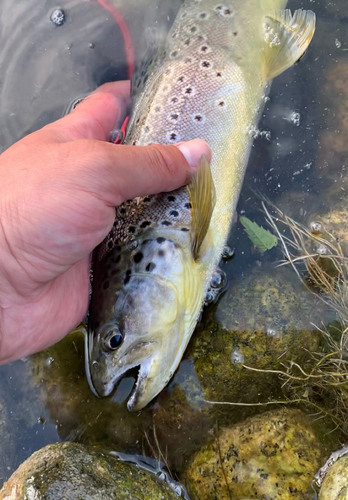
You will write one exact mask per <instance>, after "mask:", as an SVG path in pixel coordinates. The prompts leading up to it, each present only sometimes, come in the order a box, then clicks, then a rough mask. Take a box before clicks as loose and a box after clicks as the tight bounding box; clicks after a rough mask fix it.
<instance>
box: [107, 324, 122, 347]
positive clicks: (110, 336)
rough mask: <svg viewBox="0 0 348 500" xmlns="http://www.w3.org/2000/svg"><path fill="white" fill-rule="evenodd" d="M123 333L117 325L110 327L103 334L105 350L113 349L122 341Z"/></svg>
mask: <svg viewBox="0 0 348 500" xmlns="http://www.w3.org/2000/svg"><path fill="white" fill-rule="evenodd" d="M123 339H124V337H123V333H122V332H121V330H120V328H119V327H118V326H113V327H110V328H109V329H108V330H107V331H106V333H105V336H104V339H103V344H104V348H105V350H106V351H115V350H116V349H118V348H119V347H120V345H121V344H122V343H123Z"/></svg>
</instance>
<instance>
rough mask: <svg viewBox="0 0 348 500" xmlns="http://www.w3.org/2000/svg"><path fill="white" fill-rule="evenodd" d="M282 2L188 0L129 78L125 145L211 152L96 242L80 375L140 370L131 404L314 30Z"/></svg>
mask: <svg viewBox="0 0 348 500" xmlns="http://www.w3.org/2000/svg"><path fill="white" fill-rule="evenodd" d="M285 6H286V1H284V0H248V1H247V0H223V1H222V2H220V1H219V0H186V1H185V2H184V3H183V5H182V7H181V8H180V10H179V12H178V14H177V16H176V18H175V20H174V23H173V26H172V28H171V29H170V31H169V33H168V35H167V37H166V39H165V41H164V42H163V43H162V42H161V46H158V43H153V44H149V45H150V47H151V49H150V56H151V57H150V56H149V57H148V58H147V59H145V60H144V61H143V63H142V65H140V67H139V69H138V71H137V72H136V74H135V75H134V77H133V79H132V91H131V94H132V112H131V117H130V120H129V124H128V127H127V132H126V139H125V143H126V144H130V145H134V146H137V145H149V144H152V143H159V144H175V143H177V142H179V141H185V140H189V139H193V138H197V137H199V138H202V139H205V140H206V141H207V142H208V143H209V145H210V147H211V150H212V159H211V162H210V164H209V162H208V160H207V159H206V158H205V157H202V158H201V160H200V162H199V165H198V167H197V172H196V174H195V175H194V177H193V178H192V180H191V182H190V183H189V184H188V185H187V186H184V187H182V188H180V189H177V190H176V191H173V192H170V193H161V194H158V195H151V196H150V195H149V196H144V197H141V198H136V199H133V200H128V201H126V202H124V203H123V204H122V205H120V206H119V207H116V217H115V222H114V225H113V228H112V230H111V232H110V233H109V235H108V236H107V237H106V238H105V240H104V241H103V242H102V244H101V245H100V246H99V247H98V249H97V250H96V256H95V260H94V265H93V285H92V298H91V303H90V309H89V318H88V327H87V335H86V373H87V378H88V380H89V383H90V386H91V389H92V391H93V392H94V393H95V394H96V395H98V396H101V397H104V396H109V395H110V394H111V393H112V392H113V391H114V389H115V387H116V386H117V384H118V382H119V381H120V380H121V378H122V377H123V376H124V375H125V374H126V373H127V372H128V371H129V370H132V369H134V368H137V369H138V373H137V376H136V381H135V384H134V387H133V390H132V392H131V394H130V396H129V399H128V402H127V407H128V410H129V411H139V410H141V409H143V408H144V407H145V406H146V405H148V404H149V403H150V402H151V401H152V400H153V399H154V398H155V397H156V396H157V395H158V394H159V393H160V392H161V391H162V389H163V388H164V387H165V386H166V385H167V384H168V382H169V381H170V379H171V378H172V376H173V374H174V373H175V370H176V369H177V367H178V365H179V363H180V361H181V358H182V356H183V354H184V351H185V349H186V347H187V344H188V342H189V340H190V338H191V335H192V333H193V331H194V329H195V326H196V324H197V321H198V319H199V317H200V314H201V311H202V307H203V303H204V296H205V293H206V291H207V289H208V287H209V283H210V279H211V277H212V275H213V273H214V271H215V269H216V267H217V265H218V263H219V260H220V257H221V254H222V251H223V248H224V245H225V243H226V239H227V236H228V233H229V229H230V226H231V221H232V218H233V215H234V212H235V210H236V204H237V201H238V198H239V194H240V190H241V187H242V183H243V179H244V174H245V170H246V167H247V163H248V158H249V154H250V148H251V145H252V138H253V133H252V131H254V130H255V129H256V127H257V123H258V119H259V116H260V113H261V111H262V109H263V106H264V103H265V101H266V98H267V94H268V92H269V87H270V82H271V80H272V79H273V78H274V77H276V76H277V75H279V74H280V73H282V72H283V71H285V70H286V69H288V68H289V67H290V66H291V65H293V64H294V63H295V62H296V61H297V60H298V59H300V58H301V56H302V55H303V53H304V52H305V50H306V49H307V47H308V45H309V43H310V41H311V39H312V37H313V34H314V30H315V21H316V17H315V14H314V13H313V12H312V11H305V10H297V11H295V12H294V13H293V14H292V13H291V12H290V10H288V9H285ZM121 147H122V146H121Z"/></svg>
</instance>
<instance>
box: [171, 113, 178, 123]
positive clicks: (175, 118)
mask: <svg viewBox="0 0 348 500" xmlns="http://www.w3.org/2000/svg"><path fill="white" fill-rule="evenodd" d="M178 118H179V115H178V114H177V113H173V114H172V115H170V119H171V120H172V121H175V122H176V121H177V120H178Z"/></svg>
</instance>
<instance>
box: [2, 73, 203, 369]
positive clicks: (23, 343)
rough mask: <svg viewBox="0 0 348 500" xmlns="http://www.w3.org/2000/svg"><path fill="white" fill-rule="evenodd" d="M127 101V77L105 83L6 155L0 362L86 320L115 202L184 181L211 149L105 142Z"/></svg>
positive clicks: (189, 144) (193, 144)
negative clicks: (94, 255) (96, 261)
mask: <svg viewBox="0 0 348 500" xmlns="http://www.w3.org/2000/svg"><path fill="white" fill-rule="evenodd" d="M128 106H129V82H117V83H109V84H106V85H103V86H102V87H100V88H99V89H97V91H96V92H94V93H93V94H91V95H90V96H89V97H88V98H86V99H85V100H84V101H83V102H82V103H81V104H79V105H78V106H77V108H76V109H75V110H74V111H73V112H72V113H70V114H69V115H68V116H66V117H64V118H62V119H61V120H58V121H57V122H55V123H52V124H50V125H47V126H46V127H44V128H43V129H41V130H39V131H37V132H34V133H33V134H31V135H29V136H27V137H25V138H24V139H22V140H21V141H19V142H18V143H16V144H14V145H13V146H12V147H10V148H9V149H8V150H7V151H5V152H4V153H3V154H2V155H1V156H0V363H5V362H8V361H12V360H14V359H18V358H21V357H23V356H26V355H28V354H30V353H33V352H36V351H39V350H41V349H44V348H46V347H48V346H49V345H51V344H53V343H54V342H56V341H58V340H59V339H61V338H62V337H63V336H64V335H66V334H67V333H69V332H70V331H71V330H72V329H73V328H75V327H76V326H77V325H78V324H79V323H80V322H81V320H82V319H83V318H84V316H85V314H86V312H87V307H88V300H89V267H90V254H91V252H92V250H93V249H94V248H95V247H96V246H97V245H98V244H99V243H100V242H101V241H102V240H103V239H104V238H105V236H106V235H107V234H108V232H109V231H110V229H111V227H112V225H113V222H114V218H115V206H117V205H119V204H120V203H122V202H123V201H125V200H127V199H129V198H134V197H136V196H143V195H146V194H154V193H158V192H162V191H171V190H173V189H176V188H178V187H179V186H181V185H183V184H184V183H185V182H187V180H188V179H189V178H190V176H191V175H192V173H193V172H194V170H195V166H196V164H197V163H198V160H199V158H200V156H201V155H202V154H205V155H207V156H210V151H209V148H208V146H207V145H206V143H205V142H204V141H201V140H198V139H195V140H194V141H190V142H186V143H183V144H182V145H179V146H178V145H176V146H159V145H152V146H125V145H114V144H111V143H109V142H106V141H108V139H109V135H110V131H111V130H113V129H114V128H115V125H116V124H118V125H119V124H120V123H122V121H123V119H124V117H125V115H126V112H127V107H128ZM116 126H117V125H116ZM184 155H185V156H184ZM185 157H186V159H185Z"/></svg>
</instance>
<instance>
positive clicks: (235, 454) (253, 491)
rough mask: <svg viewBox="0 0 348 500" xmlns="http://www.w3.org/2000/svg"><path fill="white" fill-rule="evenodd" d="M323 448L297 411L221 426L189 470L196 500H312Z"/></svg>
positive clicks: (282, 411) (278, 412) (192, 494)
mask: <svg viewBox="0 0 348 500" xmlns="http://www.w3.org/2000/svg"><path fill="white" fill-rule="evenodd" d="M319 461H320V449H319V444H318V442H317V440H316V437H315V435H314V433H313V431H312V429H311V425H310V423H309V421H308V419H307V418H306V416H305V414H303V413H302V412H301V411H299V410H292V409H282V410H279V411H272V412H266V413H264V414H262V415H259V416H255V417H252V418H249V419H247V420H246V421H245V422H243V423H241V424H237V425H235V426H233V427H228V428H223V429H222V430H221V431H220V432H218V433H217V434H216V436H215V440H214V442H213V443H211V444H209V445H207V446H206V447H204V448H203V449H202V450H201V451H199V452H198V453H197V454H196V455H195V456H194V458H193V460H192V462H191V464H190V466H189V468H188V470H187V487H188V491H189V494H190V496H191V499H192V500H215V499H217V498H218V499H219V500H229V499H231V498H234V499H235V500H239V499H241V500H242V499H243V500H245V499H246V498H247V499H261V498H262V499H263V500H278V499H279V500H294V499H296V500H310V499H311V498H312V496H311V495H312V493H313V490H312V488H311V484H312V479H313V476H314V474H315V472H316V471H317V468H318V464H319Z"/></svg>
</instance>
